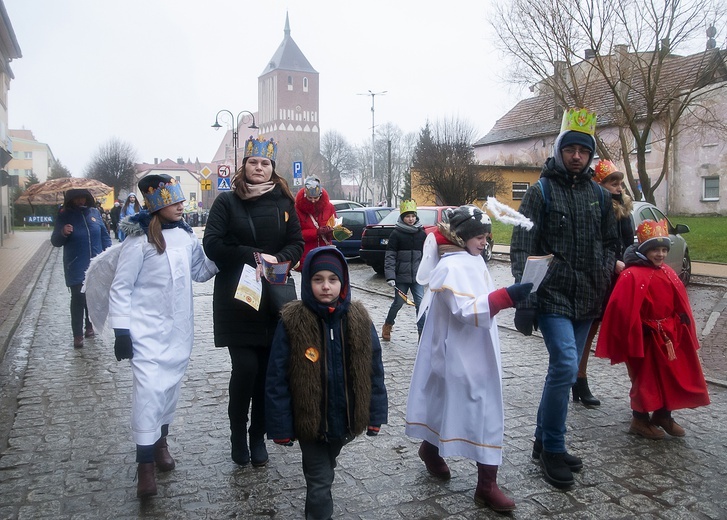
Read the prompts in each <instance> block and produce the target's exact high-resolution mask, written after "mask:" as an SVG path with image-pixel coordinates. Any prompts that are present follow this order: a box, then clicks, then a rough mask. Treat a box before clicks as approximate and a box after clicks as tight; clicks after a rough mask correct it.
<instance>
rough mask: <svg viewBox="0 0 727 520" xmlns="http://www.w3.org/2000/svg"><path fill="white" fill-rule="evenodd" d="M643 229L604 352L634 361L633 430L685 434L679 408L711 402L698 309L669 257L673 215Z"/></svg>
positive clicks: (605, 331)
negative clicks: (674, 414) (696, 318)
mask: <svg viewBox="0 0 727 520" xmlns="http://www.w3.org/2000/svg"><path fill="white" fill-rule="evenodd" d="M636 235H637V237H638V240H639V243H638V245H637V244H634V245H632V246H630V247H629V248H628V249H627V250H626V252H625V253H624V263H625V264H626V267H627V269H626V270H625V271H623V273H621V275H620V276H619V278H618V281H617V282H616V287H615V288H614V290H613V293H612V294H611V298H610V300H609V301H608V306H607V307H606V312H605V314H604V316H603V323H602V325H601V334H600V335H599V338H598V344H597V346H596V356H598V357H603V358H609V359H610V360H611V364H616V363H621V362H625V363H626V367H627V369H628V372H629V377H630V378H631V392H630V397H631V409H632V410H633V419H632V420H631V426H630V428H629V433H632V434H634V435H640V436H641V437H645V438H647V439H654V440H656V439H663V438H664V431H666V433H668V434H669V435H671V436H674V437H683V436H684V434H685V432H684V428H682V427H681V426H680V425H679V424H677V422H676V421H674V419H673V418H672V416H671V412H672V411H673V410H679V409H682V408H696V407H698V406H704V405H707V404H709V395H708V393H707V383H706V382H705V380H704V375H703V373H702V366H701V364H700V362H699V357H698V356H697V349H698V348H699V342H698V340H697V332H696V329H695V327H694V317H693V316H692V310H691V308H690V305H689V298H688V297H687V291H686V289H685V288H684V285H683V284H682V282H681V280H679V277H678V276H677V274H676V273H675V272H674V270H673V269H672V268H671V267H669V266H668V265H666V264H665V263H664V260H665V259H666V255H667V253H668V252H669V248H670V241H669V232H668V224H667V221H666V220H661V221H659V222H654V221H653V220H645V221H643V222H642V223H641V225H640V226H639V227H638V229H637V230H636ZM649 412H654V413H653V415H652V416H651V417H649Z"/></svg>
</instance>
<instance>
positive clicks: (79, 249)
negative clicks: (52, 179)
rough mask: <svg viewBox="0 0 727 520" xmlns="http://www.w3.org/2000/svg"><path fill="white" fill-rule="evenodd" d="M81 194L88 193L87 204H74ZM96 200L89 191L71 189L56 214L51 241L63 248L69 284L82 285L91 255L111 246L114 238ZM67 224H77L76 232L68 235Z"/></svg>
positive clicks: (65, 270) (85, 194)
mask: <svg viewBox="0 0 727 520" xmlns="http://www.w3.org/2000/svg"><path fill="white" fill-rule="evenodd" d="M79 196H86V204H87V205H86V206H83V207H77V206H75V205H73V203H72V202H71V201H72V200H73V199H74V198H75V197H79ZM94 203H95V201H94V199H93V197H92V196H91V193H90V192H89V191H88V190H68V191H67V192H66V194H65V203H64V204H63V206H62V207H61V209H60V210H59V211H58V217H56V223H55V227H54V228H53V234H52V235H51V237H50V241H51V243H52V244H53V245H54V246H56V247H63V271H64V273H65V275H66V285H67V286H68V287H71V286H72V285H80V284H82V283H83V279H84V278H85V276H86V269H88V266H89V264H90V263H91V258H93V257H94V256H96V255H97V254H99V253H100V252H101V251H103V250H104V249H106V248H107V247H111V237H110V236H109V232H108V230H107V229H106V225H105V224H104V222H103V219H102V218H101V213H99V211H98V210H97V209H96V208H95V207H94ZM66 224H71V225H72V226H73V233H71V234H70V235H68V236H67V237H64V236H63V227H64V226H65V225H66Z"/></svg>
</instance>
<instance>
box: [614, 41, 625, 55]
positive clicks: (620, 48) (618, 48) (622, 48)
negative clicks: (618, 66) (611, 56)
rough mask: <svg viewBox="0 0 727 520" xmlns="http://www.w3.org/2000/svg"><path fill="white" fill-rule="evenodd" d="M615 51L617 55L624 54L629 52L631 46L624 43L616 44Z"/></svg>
mask: <svg viewBox="0 0 727 520" xmlns="http://www.w3.org/2000/svg"><path fill="white" fill-rule="evenodd" d="M613 51H614V52H615V53H616V55H617V56H624V55H626V54H627V53H628V52H629V46H628V45H624V44H623V43H621V44H619V45H614V46H613Z"/></svg>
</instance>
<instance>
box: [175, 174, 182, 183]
mask: <svg viewBox="0 0 727 520" xmlns="http://www.w3.org/2000/svg"><path fill="white" fill-rule="evenodd" d="M174 178H175V179H177V182H182V178H181V177H180V176H179V175H176V176H175V177H174Z"/></svg>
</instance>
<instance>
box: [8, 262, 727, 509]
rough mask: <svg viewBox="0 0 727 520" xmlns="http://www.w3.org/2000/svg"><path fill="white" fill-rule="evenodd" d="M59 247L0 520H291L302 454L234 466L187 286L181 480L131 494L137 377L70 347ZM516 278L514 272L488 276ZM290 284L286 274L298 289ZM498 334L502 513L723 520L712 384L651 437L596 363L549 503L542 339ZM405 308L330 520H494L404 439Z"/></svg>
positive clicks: (32, 320)
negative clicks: (567, 464) (379, 410)
mask: <svg viewBox="0 0 727 520" xmlns="http://www.w3.org/2000/svg"><path fill="white" fill-rule="evenodd" d="M61 254H62V253H61V251H60V250H54V251H52V252H51V256H50V259H49V261H48V263H47V265H46V268H45V270H44V272H43V273H42V274H41V278H40V280H39V282H38V285H37V288H36V289H35V291H34V293H33V295H32V297H31V300H30V302H29V304H28V307H27V309H26V311H25V315H24V319H23V320H22V322H21V323H20V325H19V327H18V329H17V331H16V333H15V335H14V336H13V338H12V341H11V343H10V345H9V348H8V351H7V354H6V356H5V359H4V361H3V363H2V364H1V365H0V381H2V389H1V391H0V402H2V410H1V411H0V425H2V426H0V434H1V435H0V439H2V440H7V445H0V448H1V449H2V453H1V455H0V518H2V519H5V518H8V519H15V518H17V519H28V520H31V519H32V520H37V519H74V520H80V519H99V518H104V519H106V518H108V519H111V518H113V519H120V518H160V519H180V518H189V519H200V518H209V519H218V518H241V519H243V518H244V519H293V518H302V517H303V505H304V497H305V482H304V479H303V473H302V469H301V464H300V451H299V448H298V446H297V444H296V445H295V446H293V447H290V448H285V447H280V446H277V445H275V444H273V443H272V442H268V450H269V452H270V462H269V463H268V465H267V466H266V467H264V468H253V467H251V466H246V467H242V468H240V467H238V466H237V465H235V464H234V463H233V462H232V461H231V459H230V453H229V451H230V450H229V448H230V446H229V427H228V420H227V384H228V380H229V370H230V362H229V357H228V354H227V351H226V350H224V349H216V348H215V347H214V345H213V338H212V287H213V282H212V281H210V282H207V283H205V284H198V285H196V286H195V306H196V307H195V310H196V315H197V318H196V344H195V348H194V351H193V354H192V359H191V363H190V365H189V369H188V371H187V375H186V378H185V381H184V385H183V388H182V393H181V399H180V403H179V408H178V410H177V416H176V419H175V421H174V423H173V424H172V426H171V429H170V436H169V441H170V450H171V452H172V454H173V455H174V457H175V458H176V460H177V468H176V469H175V470H174V471H172V472H170V473H167V474H159V476H158V484H159V495H158V496H156V497H154V498H152V499H150V500H148V501H145V502H140V501H139V500H137V499H136V483H135V482H134V476H135V470H136V464H135V462H134V456H135V453H134V445H133V442H132V440H131V432H130V427H129V417H130V405H131V397H130V390H131V371H130V368H129V365H128V362H126V361H124V362H120V363H119V362H117V361H116V359H115V358H114V355H113V334H112V333H110V332H106V333H105V334H104V335H102V336H97V337H96V338H94V339H92V340H87V341H86V345H85V347H84V348H83V349H80V350H74V349H73V347H72V338H71V333H70V320H69V316H68V301H69V294H68V291H67V289H66V287H65V285H64V282H63V269H62V262H61ZM491 269H492V272H493V276H495V278H496V280H499V278H498V277H499V276H502V278H501V279H502V282H501V283H500V282H498V285H500V286H501V285H504V284H509V283H511V277H509V266H507V265H505V264H501V263H498V262H493V263H492V265H491ZM351 270H352V280H353V281H354V284H355V285H356V286H362V285H365V286H366V288H367V289H371V291H363V290H361V289H360V288H356V287H355V288H354V290H353V295H354V298H355V299H359V300H362V301H363V302H364V303H365V304H366V306H367V308H368V309H369V312H370V313H371V316H372V318H373V320H374V323H375V324H376V326H377V329H379V330H380V329H381V325H382V323H383V320H384V316H385V314H386V311H387V310H388V307H389V305H390V303H391V298H390V297H389V293H390V290H389V289H388V287H387V286H386V284H385V283H384V281H383V279H382V278H381V277H380V276H375V275H373V272H372V271H371V270H370V268H368V267H366V266H364V265H362V264H357V263H356V264H352V266H351ZM298 282H299V277H298V275H297V274H296V284H298ZM498 319H499V321H500V325H501V327H500V339H501V343H502V358H503V372H504V396H505V415H506V419H505V438H506V439H505V460H504V463H503V466H502V467H501V469H500V475H499V483H500V485H501V486H502V487H503V488H504V490H505V491H506V493H508V494H509V495H510V496H512V497H513V498H514V499H515V501H516V503H517V510H516V511H515V512H514V513H513V514H512V515H511V517H512V518H521V519H529V518H554V519H571V518H572V519H576V518H577V519H588V518H592V519H604V518H623V519H627V518H629V519H630V518H637V517H638V518H640V519H677V518H679V519H707V518H710V519H723V518H727V490H726V488H725V484H724V482H725V479H726V478H727V425H726V422H725V414H726V412H727V390H726V389H725V388H723V387H721V386H716V385H710V387H709V390H710V395H711V398H712V404H711V405H710V406H708V407H704V408H700V409H696V410H682V411H677V412H675V414H674V415H675V417H676V418H677V420H678V421H679V423H680V424H682V425H683V426H684V427H685V429H686V430H687V436H686V437H684V438H682V439H676V438H667V439H666V440H663V441H648V440H645V439H642V438H638V437H634V436H631V435H628V434H627V430H628V426H629V421H630V418H631V411H630V408H629V398H628V392H629V388H630V384H629V380H628V377H627V374H626V369H625V367H624V366H623V365H616V366H611V365H610V364H609V363H608V362H607V361H604V360H602V359H597V358H595V357H592V358H591V361H590V362H589V380H590V382H591V387H592V389H593V390H594V393H595V394H596V395H597V396H598V397H599V398H600V399H601V401H602V405H601V407H600V408H597V409H586V408H584V407H583V406H581V405H580V404H578V405H576V404H573V403H571V404H570V410H569V417H568V435H567V445H568V448H569V451H571V452H572V453H574V454H577V455H579V456H581V457H582V458H583V461H584V468H583V470H582V471H581V472H580V473H577V474H575V475H576V485H575V486H574V487H573V488H572V489H571V490H569V491H565V492H564V491H559V490H556V489H555V488H553V487H551V486H550V485H548V484H547V483H545V482H544V480H543V479H542V478H541V471H540V469H539V467H538V466H537V465H536V464H535V463H533V461H532V460H531V458H530V452H531V449H532V434H533V431H534V421H535V414H536V409H537V406H538V402H539V398H540V393H541V390H542V384H543V380H544V375H545V367H546V366H547V361H546V351H545V348H544V346H543V344H542V339H541V338H540V337H539V336H532V337H524V336H522V335H521V334H519V333H517V332H514V331H513V330H512V329H510V328H509V327H510V326H511V325H512V311H511V310H507V311H503V312H502V313H501V314H500V315H499V316H498ZM416 338H417V334H416V326H415V324H414V309H413V307H406V306H405V307H404V309H402V311H401V312H400V314H399V318H398V319H397V323H396V325H395V327H394V330H393V333H392V341H391V342H389V343H383V347H384V363H385V369H386V382H387V389H388V392H389V424H388V425H385V426H383V427H382V430H381V434H380V435H379V436H378V437H373V438H372V437H366V436H363V437H360V438H358V439H356V440H355V441H353V442H352V443H351V444H349V445H347V446H346V447H345V448H344V449H343V452H342V454H341V456H340V458H339V466H338V468H337V470H336V480H335V483H334V487H333V494H334V502H335V513H334V517H335V518H343V519H361V520H373V519H387V520H389V519H472V518H499V517H501V515H498V514H496V513H493V512H491V511H490V510H488V509H481V508H479V507H477V506H476V505H475V503H474V501H473V499H472V496H473V493H474V489H475V486H476V482H477V477H476V468H475V465H474V463H473V462H471V461H468V460H464V459H453V460H450V461H449V462H450V467H451V469H452V479H451V480H450V481H448V482H442V481H438V480H435V479H433V478H431V477H430V476H429V475H428V474H427V472H426V470H425V468H424V465H423V464H422V462H421V461H420V460H419V458H418V456H417V448H418V441H416V440H414V439H409V438H407V437H406V436H405V435H404V412H405V406H406V397H407V391H408V387H409V379H410V376H411V370H412V366H413V362H414V358H415V355H416Z"/></svg>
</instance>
